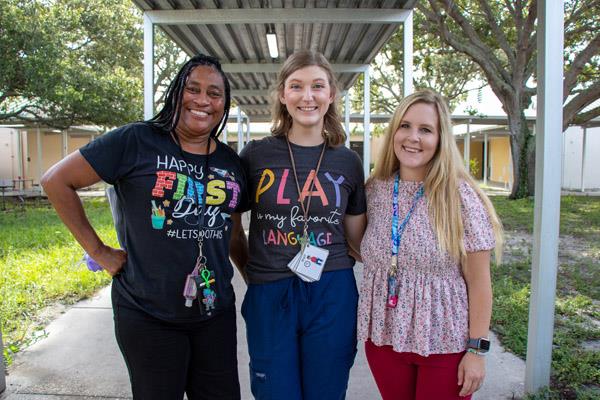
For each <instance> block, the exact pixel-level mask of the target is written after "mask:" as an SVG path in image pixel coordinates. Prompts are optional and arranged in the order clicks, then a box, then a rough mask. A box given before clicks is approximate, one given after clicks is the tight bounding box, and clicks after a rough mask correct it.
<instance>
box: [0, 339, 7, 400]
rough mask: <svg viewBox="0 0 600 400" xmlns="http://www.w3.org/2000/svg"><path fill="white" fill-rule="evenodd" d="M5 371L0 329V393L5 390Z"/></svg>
mask: <svg viewBox="0 0 600 400" xmlns="http://www.w3.org/2000/svg"><path fill="white" fill-rule="evenodd" d="M5 375H6V373H5V371H4V345H3V344H2V331H0V393H2V392H4V390H6V377H5Z"/></svg>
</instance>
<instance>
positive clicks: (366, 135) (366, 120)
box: [363, 67, 371, 179]
mask: <svg viewBox="0 0 600 400" xmlns="http://www.w3.org/2000/svg"><path fill="white" fill-rule="evenodd" d="M369 70H370V67H368V68H367V69H366V70H365V72H363V76H364V78H365V79H364V81H365V82H364V83H365V85H364V93H363V95H364V100H363V101H364V104H363V113H364V115H363V127H364V128H363V129H364V132H363V170H364V174H365V179H367V178H368V177H369V174H370V173H371V127H370V123H371V78H370V76H369Z"/></svg>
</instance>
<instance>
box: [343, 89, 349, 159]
mask: <svg viewBox="0 0 600 400" xmlns="http://www.w3.org/2000/svg"><path fill="white" fill-rule="evenodd" d="M344 129H345V130H346V147H347V148H350V94H349V93H348V92H345V93H344Z"/></svg>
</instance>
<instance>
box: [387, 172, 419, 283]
mask: <svg viewBox="0 0 600 400" xmlns="http://www.w3.org/2000/svg"><path fill="white" fill-rule="evenodd" d="M399 185H400V176H399V174H398V175H396V179H395V180H394V197H393V210H394V213H393V216H392V267H393V269H394V271H393V273H395V267H396V266H397V265H398V249H399V248H400V241H401V240H402V235H403V234H404V230H405V229H406V225H407V224H408V221H410V217H411V216H412V214H413V211H414V210H415V207H416V206H417V202H418V201H419V200H420V199H421V197H423V195H424V193H425V191H424V189H423V184H421V185H420V186H419V190H417V193H415V197H414V199H413V202H412V206H411V207H410V210H408V213H407V214H406V217H404V220H403V221H402V223H400V226H398V221H399V218H398V214H399V212H398V208H399V207H398V191H399V188H398V187H399Z"/></svg>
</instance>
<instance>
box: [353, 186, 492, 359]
mask: <svg viewBox="0 0 600 400" xmlns="http://www.w3.org/2000/svg"><path fill="white" fill-rule="evenodd" d="M420 184H421V182H407V181H400V185H399V195H398V211H399V218H400V221H402V220H403V219H404V216H406V214H407V213H408V211H409V209H410V207H411V205H412V203H413V199H414V197H415V194H416V192H417V190H418V188H419V186H420ZM393 190H394V178H390V179H388V180H385V181H381V180H373V181H372V182H370V184H369V185H368V187H367V217H368V225H367V230H366V232H365V235H364V238H363V241H362V243H361V254H362V258H363V260H364V271H363V280H362V283H361V288H360V302H359V307H358V338H359V340H362V341H365V340H367V339H370V340H371V341H372V342H373V343H374V344H375V345H377V346H383V345H390V346H392V347H393V349H394V351H397V352H411V353H417V354H420V355H422V356H428V355H429V354H447V353H458V352H461V351H464V350H465V349H466V344H467V340H468V338H469V320H468V312H469V303H468V299H467V288H466V283H465V280H464V278H463V275H462V271H461V265H460V263H457V262H455V261H453V260H452V258H451V257H450V256H449V255H448V254H447V253H445V252H444V253H443V252H440V251H439V250H438V242H437V239H436V235H435V233H434V230H433V227H432V225H431V221H430V220H429V215H428V210H427V199H426V196H425V197H422V198H421V199H420V200H419V201H418V202H417V204H416V207H415V209H414V211H413V214H412V216H411V218H410V220H409V222H408V224H407V226H406V229H405V231H404V233H403V235H402V241H401V243H400V248H399V251H398V274H397V279H398V284H399V290H398V304H397V305H396V307H395V308H388V307H387V306H386V301H387V285H388V284H387V278H388V270H389V269H390V266H391V257H392V254H391V247H392V245H391V236H392V235H391V229H392V228H391V223H392V212H393V208H392V207H393V205H392V195H393ZM459 190H460V194H461V197H462V218H463V225H464V245H465V249H466V251H467V252H477V251H483V250H491V249H493V248H494V246H495V239H494V233H493V229H492V225H491V223H490V220H489V216H488V213H487V211H486V209H485V206H484V205H483V203H482V202H481V200H480V199H479V196H478V195H477V193H476V192H475V191H474V190H473V188H472V187H471V186H470V185H469V184H468V183H466V182H462V183H461V185H460V187H459Z"/></svg>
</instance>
